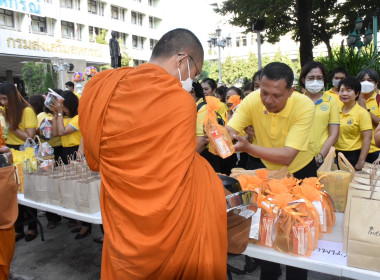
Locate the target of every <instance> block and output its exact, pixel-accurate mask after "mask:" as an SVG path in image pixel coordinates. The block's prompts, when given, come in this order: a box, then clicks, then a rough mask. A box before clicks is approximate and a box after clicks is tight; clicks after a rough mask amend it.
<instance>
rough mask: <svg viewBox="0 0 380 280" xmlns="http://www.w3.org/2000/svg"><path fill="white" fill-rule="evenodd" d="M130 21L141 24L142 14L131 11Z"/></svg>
mask: <svg viewBox="0 0 380 280" xmlns="http://www.w3.org/2000/svg"><path fill="white" fill-rule="evenodd" d="M131 22H132V24H136V25H140V26H142V22H143V14H140V13H137V12H131Z"/></svg>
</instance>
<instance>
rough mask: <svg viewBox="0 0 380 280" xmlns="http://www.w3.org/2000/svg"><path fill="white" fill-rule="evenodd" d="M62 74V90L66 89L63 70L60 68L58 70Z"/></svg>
mask: <svg viewBox="0 0 380 280" xmlns="http://www.w3.org/2000/svg"><path fill="white" fill-rule="evenodd" d="M58 71H59V72H60V74H61V83H62V88H61V89H62V90H65V82H64V81H63V70H61V69H59V70H58Z"/></svg>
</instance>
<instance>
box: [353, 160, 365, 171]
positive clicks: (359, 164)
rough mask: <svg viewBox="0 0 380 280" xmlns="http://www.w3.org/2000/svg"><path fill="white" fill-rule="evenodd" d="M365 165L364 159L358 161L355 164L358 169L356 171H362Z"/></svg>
mask: <svg viewBox="0 0 380 280" xmlns="http://www.w3.org/2000/svg"><path fill="white" fill-rule="evenodd" d="M363 167H364V161H358V162H357V163H356V164H355V170H356V171H360V170H362V168H363Z"/></svg>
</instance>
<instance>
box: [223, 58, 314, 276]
mask: <svg viewBox="0 0 380 280" xmlns="http://www.w3.org/2000/svg"><path fill="white" fill-rule="evenodd" d="M260 80H261V86H260V93H258V92H253V93H251V94H250V95H249V96H247V97H246V98H245V99H244V100H243V101H242V102H241V103H240V105H239V107H238V109H237V110H236V112H235V114H234V115H233V117H232V119H231V120H230V121H229V122H228V124H227V131H228V133H229V134H230V137H231V138H232V139H233V138H235V139H237V140H238V143H237V144H236V145H235V149H236V151H242V152H246V153H249V154H251V155H253V156H255V157H258V158H260V159H261V160H262V162H263V163H264V165H265V167H266V168H268V169H270V170H276V169H280V168H281V167H282V166H288V169H289V171H290V172H291V173H294V176H295V177H296V178H299V179H303V178H306V177H313V176H316V175H317V166H316V163H315V159H314V153H313V148H312V146H311V144H310V134H311V127H312V124H313V117H314V109H315V106H314V104H313V102H312V101H311V100H310V98H308V97H306V96H304V95H302V94H292V93H293V91H294V87H292V85H293V80H294V74H293V71H292V69H291V68H290V67H289V66H288V65H286V64H284V63H280V62H273V63H270V64H268V65H267V66H265V67H264V69H263V72H262V74H261V76H260ZM249 125H252V126H253V129H254V131H255V135H256V139H257V144H256V145H252V144H250V143H249V142H248V141H247V140H246V139H245V138H243V137H240V136H238V134H239V132H241V131H242V130H243V129H244V128H245V127H247V126H249ZM279 266H280V265H279V264H275V263H270V262H265V261H263V262H262V264H261V279H274V278H275V277H276V276H278V273H279V270H280V269H279ZM286 270H287V272H286V273H287V279H307V271H306V270H303V269H297V268H294V267H289V266H288V267H287V269H286Z"/></svg>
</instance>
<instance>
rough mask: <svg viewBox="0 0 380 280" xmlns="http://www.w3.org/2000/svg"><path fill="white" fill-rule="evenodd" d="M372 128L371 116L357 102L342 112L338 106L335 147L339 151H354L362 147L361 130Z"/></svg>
mask: <svg viewBox="0 0 380 280" xmlns="http://www.w3.org/2000/svg"><path fill="white" fill-rule="evenodd" d="M364 130H372V121H371V116H370V115H369V113H368V111H366V109H364V108H363V107H362V106H360V105H359V104H358V103H357V102H356V104H355V106H354V107H352V109H351V110H350V112H348V113H347V114H344V113H343V112H342V108H340V130H339V139H338V141H337V142H336V144H335V148H336V149H337V150H339V151H356V150H360V149H361V148H362V144H363V137H362V134H361V133H362V131H364Z"/></svg>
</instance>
